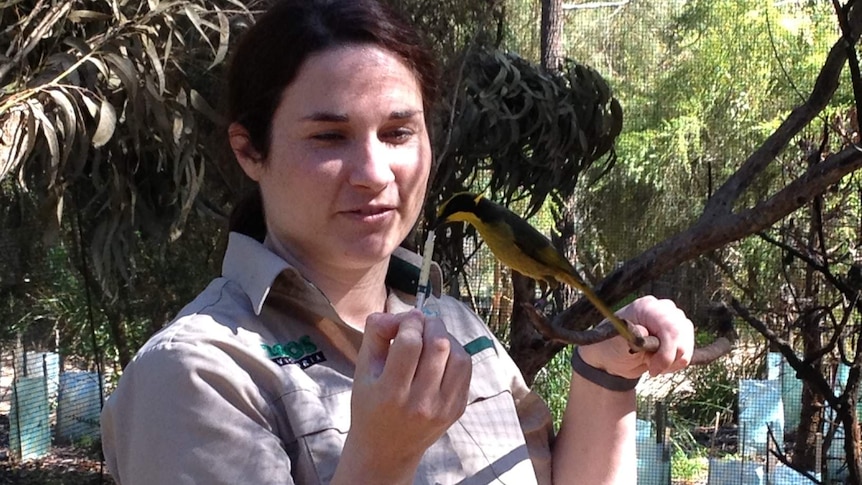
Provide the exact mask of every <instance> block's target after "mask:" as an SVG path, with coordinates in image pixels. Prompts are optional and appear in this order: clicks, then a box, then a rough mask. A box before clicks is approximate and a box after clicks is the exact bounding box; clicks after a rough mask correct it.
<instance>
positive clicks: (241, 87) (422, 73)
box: [228, 0, 438, 156]
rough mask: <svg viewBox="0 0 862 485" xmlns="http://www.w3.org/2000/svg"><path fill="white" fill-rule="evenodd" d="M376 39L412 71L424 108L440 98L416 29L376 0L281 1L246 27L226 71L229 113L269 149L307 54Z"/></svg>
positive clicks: (262, 150) (263, 150)
mask: <svg viewBox="0 0 862 485" xmlns="http://www.w3.org/2000/svg"><path fill="white" fill-rule="evenodd" d="M362 43H368V44H374V45H377V46H379V47H381V48H383V49H385V50H388V51H390V52H392V53H394V54H395V55H397V56H398V57H400V58H401V60H402V61H403V62H404V63H405V64H406V65H407V66H408V67H409V68H410V69H411V70H412V71H413V72H414V73H415V75H416V78H417V80H418V82H419V85H420V88H421V90H422V99H423V103H424V104H425V109H426V113H427V112H428V109H429V107H430V106H431V105H433V103H434V102H435V101H436V97H437V90H438V86H437V82H438V76H437V64H436V62H435V61H434V57H433V55H432V54H431V53H430V51H429V50H428V49H427V48H426V47H425V45H424V43H423V42H422V40H421V38H420V36H419V35H418V33H417V32H416V30H415V29H414V28H412V27H411V26H410V25H409V24H407V23H406V22H405V21H404V20H403V19H401V17H399V16H398V15H397V14H395V13H394V12H393V11H392V10H390V9H389V8H388V7H386V6H385V5H384V4H382V3H380V2H378V1H376V0H281V1H278V2H276V3H275V4H274V5H273V6H272V7H271V8H270V9H269V10H267V11H266V13H264V14H263V16H261V17H260V18H259V19H258V21H257V22H256V23H255V24H254V26H252V27H251V29H249V31H248V32H246V33H245V35H244V36H243V38H242V39H241V40H240V43H239V46H238V47H237V49H236V51H235V52H234V54H233V60H232V62H231V67H230V71H229V74H228V118H229V120H230V121H231V122H238V123H240V124H242V125H243V126H244V127H245V128H246V130H248V132H249V134H250V137H251V142H252V144H253V146H254V148H255V149H256V150H257V151H258V152H259V153H260V154H262V155H264V156H266V154H267V153H268V149H269V141H270V136H271V133H270V131H271V123H272V117H273V114H274V113H275V110H276V108H277V107H278V103H279V101H280V99H281V94H282V92H284V89H285V88H286V87H287V86H288V85H289V84H290V83H291V82H293V80H294V79H295V78H296V75H297V73H298V72H299V69H300V68H301V67H302V64H303V62H305V60H306V59H307V58H308V57H309V56H310V55H312V54H315V53H317V52H321V51H323V50H326V49H328V48H332V47H337V46H341V45H345V44H362Z"/></svg>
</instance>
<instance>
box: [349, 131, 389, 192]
mask: <svg viewBox="0 0 862 485" xmlns="http://www.w3.org/2000/svg"><path fill="white" fill-rule="evenodd" d="M395 154H396V153H395V150H392V148H391V147H389V146H388V145H386V144H385V143H383V142H381V141H380V140H378V139H376V138H373V139H369V140H366V141H364V142H362V143H360V144H358V146H357V149H356V153H355V154H354V160H353V163H352V164H351V171H350V183H351V184H352V185H355V186H357V187H365V188H368V189H372V190H382V189H383V188H384V187H386V186H387V185H389V184H390V183H392V182H393V181H394V180H395V174H394V173H393V171H392V164H393V162H394V160H392V157H393V156H395Z"/></svg>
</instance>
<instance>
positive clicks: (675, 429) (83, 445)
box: [0, 1, 849, 485]
mask: <svg viewBox="0 0 862 485" xmlns="http://www.w3.org/2000/svg"><path fill="white" fill-rule="evenodd" d="M580 3H583V2H580ZM588 3H589V2H588ZM605 3H607V4H614V5H616V6H615V7H613V8H614V10H613V12H614V13H613V15H602V14H601V13H600V10H599V9H598V7H597V6H598V4H605ZM629 3H632V4H638V5H636V6H637V7H638V8H645V9H646V10H649V9H647V8H646V7H644V6H646V5H650V4H651V2H596V3H595V5H593V4H592V3H589V4H590V5H593V8H592V10H590V14H589V15H587V20H585V21H584V23H583V24H578V23H577V20H576V18H574V17H569V18H568V20H567V25H568V28H570V29H571V30H572V31H580V36H579V37H577V41H574V40H571V39H570V40H569V42H570V43H571V44H575V43H577V45H576V46H570V47H572V49H580V50H584V49H592V50H593V51H595V52H596V53H598V54H597V57H596V59H600V58H601V56H602V55H606V54H607V55H610V54H609V53H608V52H606V51H607V50H614V48H613V47H612V46H611V47H609V46H607V45H604V42H605V40H606V39H607V36H608V35H609V32H610V30H613V29H616V30H620V29H622V30H625V29H628V28H629V27H630V26H629V25H628V24H617V23H613V22H611V20H612V19H613V16H614V15H616V14H617V13H618V12H619V10H617V7H621V6H624V5H626V4H629ZM683 3H684V2H675V1H667V2H653V3H652V5H655V4H662V5H666V6H667V8H670V9H674V11H679V10H680V9H681V6H682V5H683ZM777 3H793V2H777ZM537 5H538V2H532V3H530V2H526V3H525V2H521V3H519V4H518V6H519V7H520V8H521V10H517V9H512V11H513V12H515V13H513V15H520V16H521V17H523V18H522V22H523V24H524V27H523V29H524V30H523V31H517V32H513V34H512V37H514V38H520V39H536V38H537V32H536V31H537V29H536V27H535V26H536V24H537V20H538V16H539V13H540V12H539V9H538V7H537ZM584 11H586V7H584ZM597 19H599V20H601V22H606V23H607V26H608V29H607V31H603V28H604V27H603V25H605V24H602V23H601V22H598V20H597ZM653 30H654V32H653V33H654V34H655V36H656V37H658V36H660V35H662V32H661V29H659V28H658V27H656V28H654V29H653ZM531 44H533V45H535V46H537V45H538V42H537V41H535V42H531ZM523 54H524V55H525V57H530V58H535V57H537V55H536V53H535V52H524V53H523ZM649 54H650V52H646V53H644V52H640V53H638V55H642V56H645V55H646V56H648V55H649ZM651 62H652V58H650V59H649V61H644V60H643V59H638V60H637V62H636V63H638V64H651ZM661 71H662V67H661V66H653V67H650V68H649V69H647V68H644V69H643V71H642V72H641V74H643V76H644V77H645V78H649V79H652V78H654V77H658V76H660V74H661ZM635 84H637V86H636V88H637V89H638V90H647V89H648V87H649V86H651V84H648V83H647V82H646V81H636V83H635ZM634 124H635V125H636V124H637V121H636V122H635V123H634ZM28 224H29V225H28ZM537 225H539V226H543V227H550V226H551V225H552V224H551V223H550V222H548V221H544V222H543V221H537ZM22 227H27V228H28V229H27V231H26V233H24V232H21V233H20V234H17V235H15V234H13V232H12V231H9V230H7V228H5V227H4V228H3V229H4V230H3V231H0V295H4V297H5V298H6V301H9V302H11V303H10V305H12V306H13V307H14V308H11V309H9V311H8V312H7V313H4V317H5V318H9V321H7V322H5V323H7V324H8V326H10V327H12V326H15V327H16V328H21V327H28V326H31V325H30V324H32V326H33V327H40V326H42V325H43V323H44V324H46V325H48V328H47V329H46V328H37V329H36V331H35V333H36V334H38V335H35V336H33V335H29V336H28V335H25V336H24V337H25V338H24V339H23V343H21V341H20V340H16V339H14V338H9V336H8V335H7V336H6V337H7V338H6V340H5V341H6V342H8V343H7V344H5V345H2V344H0V485H2V484H5V483H18V482H19V481H20V482H21V483H24V482H25V481H27V480H24V479H23V478H22V476H21V475H20V474H19V473H20V472H18V471H14V470H13V469H12V468H13V467H12V466H11V465H12V464H21V463H34V462H36V463H38V462H40V460H46V459H50V458H51V457H58V456H59V457H64V458H63V459H66V458H65V457H67V456H69V455H68V450H69V449H74V450H84V452H83V453H82V454H78V455H75V458H74V460H78V461H79V462H80V461H81V460H82V458H81V456H83V457H85V458H86V459H88V460H89V461H88V463H90V464H89V465H88V466H89V471H88V473H84V474H78V475H76V474H74V473H73V472H71V471H69V472H67V473H65V475H64V476H65V477H66V479H65V480H64V481H63V482H62V483H69V484H74V483H111V480H110V477H108V476H107V475H106V474H104V473H102V470H101V467H102V465H103V464H102V463H101V458H100V456H99V452H98V450H99V443H98V440H99V427H98V416H99V411H100V408H101V405H102V404H103V401H104V399H106V398H109V394H110V386H111V382H112V380H113V378H114V376H113V375H111V374H108V375H106V374H105V372H103V371H102V370H101V369H100V366H99V365H98V364H97V363H98V362H100V361H111V362H116V361H117V359H116V355H113V354H111V355H107V352H108V351H107V350H105V348H106V347H104V346H102V347H100V342H102V341H101V340H100V341H99V342H96V340H97V339H95V338H92V339H91V338H90V337H91V336H90V335H89V334H87V335H86V337H82V338H80V340H82V341H84V342H88V341H91V340H92V341H93V342H94V343H93V344H92V345H91V346H90V347H89V350H80V349H82V348H83V347H80V346H79V347H78V350H68V351H61V350H60V349H61V348H66V349H68V348H70V347H69V346H68V345H63V344H62V342H64V341H66V340H68V337H70V336H71V335H72V334H75V333H77V332H83V333H86V332H96V331H97V330H96V329H95V328H91V327H89V326H88V322H86V320H87V317H86V316H81V315H82V314H83V315H85V314H86V312H84V311H82V309H85V308H87V307H88V305H92V303H88V302H87V300H86V299H85V298H83V297H82V295H83V294H84V293H85V290H84V289H83V288H84V286H85V283H84V282H82V281H81V279H80V273H79V272H78V269H79V268H76V267H75V263H72V262H70V261H76V260H77V255H78V250H79V249H80V248H76V247H68V248H61V249H62V250H60V251H58V250H56V249H55V250H47V249H45V248H42V247H41V245H40V244H39V243H38V240H39V234H40V231H38V230H34V229H33V227H32V222H27V223H24V224H23V225H22ZM13 236H15V237H13ZM605 236H606V237H607V239H609V240H616V241H620V240H623V241H625V239H626V238H625V235H624V233H623V232H622V231H619V232H618V233H607V234H605ZM625 242H626V243H627V244H629V246H630V250H631V251H629V252H633V251H636V250H638V249H643V247H642V245H643V242H642V241H625ZM42 249H45V250H42ZM467 249H468V251H467V252H472V250H473V249H475V248H472V247H471V248H467ZM481 251H482V249H481V248H480V255H479V256H478V257H477V258H475V260H474V265H473V266H471V267H470V268H469V269H468V271H467V273H466V274H467V279H465V281H464V285H463V288H462V290H463V291H462V296H463V298H464V299H465V301H467V302H469V303H470V304H472V305H474V307H475V308H476V310H477V312H478V313H479V314H480V315H481V316H482V317H483V318H484V319H485V320H486V321H487V322H488V325H489V326H490V327H491V328H492V329H493V330H494V331H495V332H496V333H497V334H498V335H499V336H500V337H501V339H503V340H505V339H506V337H507V331H508V328H507V326H506V324H507V322H508V321H509V318H510V316H511V310H512V307H511V304H512V303H511V302H512V299H511V288H508V287H507V285H509V284H510V283H509V277H508V274H507V273H506V271H505V269H503V268H501V267H500V266H499V265H498V264H497V263H496V262H495V261H494V259H493V258H492V257H491V256H490V255H489V254H487V253H484V254H483V253H481ZM61 253H62V254H61ZM66 253H68V254H66ZM69 275H72V278H70V277H69ZM27 278H29V279H30V280H32V281H29V280H28V285H29V284H30V283H33V285H31V286H37V285H35V284H36V283H40V284H41V286H40V288H43V290H42V292H41V293H39V294H17V293H15V292H17V291H19V290H18V288H22V287H25V286H26V285H24V282H25V279H27ZM718 280H719V277H718V276H716V274H715V271H714V269H705V268H702V267H699V266H698V263H693V264H692V265H689V266H685V267H681V268H679V269H678V270H677V271H675V272H673V273H672V274H669V275H666V276H665V277H663V278H662V279H661V280H659V281H654V282H652V283H650V284H649V285H648V286H647V287H645V288H643V289H642V290H641V291H642V293H650V294H656V295H658V296H665V297H670V298H673V299H674V300H675V301H677V302H678V303H679V304H680V306H682V307H684V308H685V309H686V310H687V311H690V312H696V311H697V309H698V308H702V307H703V306H704V305H705V303H706V302H707V300H708V297H709V294H708V293H709V292H708V291H707V290H708V289H713V288H715V287H716V286H718V285H719V284H720V282H719V281H718ZM47 282H64V284H67V285H68V286H67V287H65V288H57V287H52V286H51V285H49V284H47ZM204 284H206V281H201V282H200V286H201V287H202V286H203V285H204ZM70 287H71V288H73V289H74V291H67V295H66V296H67V297H69V298H70V300H69V301H59V302H57V301H55V302H54V303H56V304H57V305H64V308H65V309H66V310H69V309H71V310H69V313H67V314H63V315H62V316H57V315H49V317H50V318H46V317H45V314H48V313H50V312H47V311H40V312H33V311H31V310H32V306H33V304H34V303H33V302H34V301H36V300H39V301H47V300H50V299H52V298H54V299H58V295H59V292H60V290H62V291H66V290H68V289H69V288H70ZM44 288H48V289H49V290H44ZM52 291H53V292H52ZM73 311H75V312H77V313H76V315H77V316H74V315H72V312H73ZM70 316H71V317H74V318H77V319H78V320H81V321H84V322H85V323H84V324H82V325H78V326H63V325H59V326H58V325H56V321H51V320H62V319H63V318H66V317H70ZM71 317H70V318H71ZM91 318H92V317H91ZM113 319H114V320H117V319H118V318H117V316H113ZM22 321H23V322H26V323H27V325H19V322H22ZM34 322H35V323H34ZM125 323H126V322H124V324H125ZM131 323H135V324H138V323H140V322H131ZM131 323H130V324H129V325H130V326H131ZM161 323H162V322H161V321H159V322H156V321H153V322H151V323H150V324H149V325H150V328H147V329H145V330H142V333H147V332H149V331H150V330H151V329H154V328H157V327H158V326H159V325H160V324H161ZM108 326H109V325H108V324H106V323H104V321H100V322H98V324H97V327H98V331H99V333H100V334H102V333H103V334H106V335H107V334H109V333H110V332H109V331H108V330H107V329H106V327H108ZM54 328H60V329H62V330H59V335H56V336H55V337H56V338H51V337H54V335H52V332H53V330H52V329H54ZM112 331H113V330H112ZM46 335H47V337H46ZM93 337H95V336H93ZM112 337H116V334H114V335H112ZM99 338H100V339H104V340H107V339H108V337H105V336H100V337H99ZM140 343H141V342H135V341H134V339H132V342H131V345H130V346H131V347H134V346H135V345H136V344H140ZM132 350H134V349H132ZM88 352H89V353H88ZM734 358H739V359H744V360H745V359H747V360H751V361H753V362H749V364H752V365H756V366H758V365H759V366H762V367H763V369H764V371H763V372H761V373H760V374H761V375H760V378H759V379H753V378H751V376H747V377H745V378H742V377H740V378H732V379H729V380H730V382H731V385H732V386H733V389H732V391H731V394H733V396H734V401H733V404H732V405H730V408H729V409H722V410H721V413H723V414H724V415H725V416H727V415H729V416H730V417H729V418H722V419H716V420H715V422H698V423H680V422H678V421H675V412H676V411H677V410H676V409H674V407H675V406H676V405H677V404H678V403H679V402H680V399H679V398H677V399H674V397H675V394H685V395H686V396H689V397H688V398H687V399H689V400H694V399H695V397H696V396H695V394H692V393H691V389H690V388H689V387H687V386H688V385H689V383H687V382H686V381H685V376H683V380H682V381H679V382H678V381H669V383H667V385H666V387H663V385H664V384H665V382H664V381H662V380H661V379H655V380H646V381H644V382H642V383H641V386H639V389H638V392H639V395H640V396H641V401H642V402H641V403H640V405H639V408H638V421H637V450H638V473H639V480H638V483H640V484H644V485H665V484H677V485H683V484H686V485H690V484H699V485H700V484H710V485H748V484H776V485H783V484H797V483H800V484H801V483H816V482H818V481H819V482H821V483H829V484H832V483H843V481H844V480H845V479H846V477H847V469H846V464H845V463H844V456H845V455H844V452H843V449H842V446H843V443H842V440H843V436H844V432H843V430H842V429H841V427H840V426H838V425H837V424H836V422H835V416H833V415H830V414H829V413H828V412H827V413H826V417H825V419H824V420H823V422H822V423H821V424H820V425H819V428H818V433H819V437H818V439H819V440H820V441H819V442H818V443H815V445H814V446H815V447H816V448H817V449H818V450H820V449H823V448H824V447H823V446H822V444H823V442H824V441H828V442H830V443H831V445H830V446H829V447H828V449H827V450H826V451H825V452H823V453H818V454H817V461H816V463H815V464H814V466H813V467H812V468H811V470H809V471H807V472H803V473H800V472H798V471H795V470H792V469H791V468H790V467H789V466H788V465H787V464H785V463H783V462H782V460H781V459H779V455H780V456H782V457H784V456H788V455H789V454H791V453H792V451H791V450H792V449H793V446H794V439H795V437H796V434H797V431H796V430H797V429H798V428H799V426H800V425H804V424H805V423H804V422H802V421H800V419H801V413H802V409H801V399H802V392H803V391H802V390H803V386H802V383H801V381H800V380H799V379H798V378H797V376H796V372H795V371H794V370H793V369H791V368H790V367H789V366H788V365H787V363H786V362H785V361H784V360H782V359H781V358H780V357H777V356H776V355H775V354H771V353H767V352H765V351H763V349H757V350H755V351H754V352H750V351H748V350H746V351H745V352H742V353H741V354H740V356H738V357H732V358H731V360H732V359H734ZM559 360H560V362H561V364H560V366H559V367H558V368H557V369H555V370H552V371H548V373H553V374H555V375H562V376H563V379H562V381H563V383H562V384H556V385H558V386H559V387H560V388H559V389H556V390H552V389H550V388H549V387H546V388H545V389H543V395H546V396H550V395H552V394H554V393H556V394H560V395H563V396H565V394H566V392H565V391H566V389H565V386H566V381H567V375H568V370H567V366H566V362H567V357H566V354H565V353H563V354H561V356H560V359H559ZM727 365H728V367H730V366H731V365H735V364H727ZM833 367H834V372H832V375H831V381H830V384H831V385H832V386H833V388H834V389H836V390H840V389H841V388H842V386H843V384H842V382H846V381H847V377H848V374H849V368H848V367H846V366H844V367H842V365H840V364H834V365H833ZM727 372H728V373H729V372H730V369H729V368H728V369H727ZM542 385H547V384H542ZM659 388H660V389H659ZM683 399H686V398H683ZM703 405H704V406H706V405H707V403H704V404H703ZM721 413H716V414H721ZM692 442H695V443H697V444H698V449H700V450H702V451H701V453H700V454H699V455H697V456H694V457H692V456H689V455H687V454H686V453H681V452H680V451H681V450H682V448H683V447H684V445H686V444H688V443H692ZM773 452H775V453H773ZM824 464H825V466H822V465H824ZM824 470H825V473H824ZM805 473H807V474H808V475H805ZM33 476H34V475H30V480H29V481H28V483H34V482H35V483H49V482H48V481H47V480H42V481H41V482H40V481H39V480H38V479H33V478H32V477H33Z"/></svg>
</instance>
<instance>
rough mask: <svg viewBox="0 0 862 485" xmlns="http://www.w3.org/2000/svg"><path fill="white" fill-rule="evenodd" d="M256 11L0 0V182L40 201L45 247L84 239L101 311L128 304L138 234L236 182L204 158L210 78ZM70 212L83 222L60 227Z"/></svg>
mask: <svg viewBox="0 0 862 485" xmlns="http://www.w3.org/2000/svg"><path fill="white" fill-rule="evenodd" d="M251 8H254V4H253V2H250V3H249V4H248V5H246V4H243V3H240V2H239V1H237V0H224V1H220V0H212V1H210V0H196V1H189V2H162V1H158V0H150V1H147V2H138V1H101V0H73V1H46V0H35V1H23V0H22V1H11V2H4V3H3V4H2V5H0V19H2V22H0V23H2V25H5V26H7V27H5V28H4V29H3V31H2V32H0V39H2V40H0V45H3V46H5V52H4V53H3V62H2V63H0V86H2V95H0V133H2V143H0V182H2V185H0V190H3V191H4V192H6V193H19V194H27V195H28V197H30V198H32V199H35V200H36V201H37V203H38V205H39V207H40V208H39V210H38V211H36V212H35V217H37V218H39V223H40V225H41V226H42V227H44V231H43V233H42V236H43V237H42V238H43V240H45V241H46V243H47V244H48V245H50V244H51V243H52V242H55V241H57V240H58V239H59V238H61V237H65V238H66V239H72V240H75V239H76V238H77V237H78V236H81V237H80V241H77V243H78V244H80V247H82V248H84V250H85V251H86V262H85V263H84V264H83V265H82V267H80V268H79V270H81V271H90V273H91V274H92V277H93V281H94V282H96V284H94V285H93V286H94V290H95V291H96V293H97V296H98V297H102V298H101V301H102V302H103V303H106V304H105V305H102V308H103V309H104V310H106V311H109V312H111V311H112V310H114V309H116V308H118V307H120V305H117V303H118V302H119V303H122V302H123V301H126V300H127V298H121V297H124V296H125V297H128V296H129V287H128V283H129V282H130V281H131V280H132V278H133V276H134V272H135V256H136V255H137V254H138V250H139V246H140V244H141V242H142V241H148V242H157V243H166V242H170V241H175V240H177V239H178V238H179V237H180V236H181V235H182V233H183V231H184V229H185V225H186V222H187V221H188V220H189V217H190V215H191V214H192V212H193V210H194V209H195V208H196V207H201V204H202V199H201V197H200V194H201V193H202V191H203V190H204V188H205V187H207V188H214V190H212V191H211V193H210V197H213V196H217V195H214V194H218V193H219V192H220V191H221V192H224V191H227V190H229V189H231V188H232V187H230V185H229V182H230V181H231V180H232V177H220V176H219V175H220V174H219V173H218V171H217V170H213V168H214V167H216V165H214V164H212V165H209V166H208V164H207V163H206V160H207V159H214V158H215V157H214V155H213V153H214V151H213V147H214V146H217V144H215V143H213V140H214V138H213V137H212V134H213V133H214V130H213V126H216V125H217V124H218V122H219V118H218V115H217V114H216V110H215V109H214V108H213V107H212V99H214V97H213V93H215V92H217V85H216V84H215V83H214V81H213V79H214V76H213V74H214V73H217V72H218V68H219V66H220V65H221V64H222V63H223V61H224V60H225V59H226V57H227V55H228V52H229V45H230V40H231V38H232V36H233V35H235V34H236V32H237V30H238V29H241V28H242V26H243V25H247V24H248V22H249V21H250V19H251V17H252V12H251V11H250V9H251ZM207 99H209V100H210V101H209V102H208V101H207ZM208 170H209V171H210V172H211V174H210V175H209V176H208V174H207V172H208ZM213 175H215V176H213ZM72 218H74V220H75V221H77V222H78V224H79V227H77V228H75V227H73V226H71V225H69V224H66V222H67V221H69V220H71V219H72ZM61 228H62V231H61ZM108 303H111V304H108ZM123 319H124V316H123V315H122V312H116V313H114V314H112V315H111V316H110V318H109V320H110V322H111V328H112V331H113V337H114V341H115V343H116V345H117V347H118V349H119V354H120V361H121V362H122V363H125V361H127V360H128V359H129V357H130V355H131V352H132V351H133V350H134V349H132V348H131V346H130V343H129V342H128V339H127V338H126V332H127V329H126V328H125V325H124V323H123Z"/></svg>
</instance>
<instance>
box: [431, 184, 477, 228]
mask: <svg viewBox="0 0 862 485" xmlns="http://www.w3.org/2000/svg"><path fill="white" fill-rule="evenodd" d="M480 200H482V196H481V195H476V194H473V193H470V192H459V193H457V194H455V195H453V196H452V197H450V198H449V200H447V201H446V202H443V204H442V205H441V206H440V207H439V208H438V209H437V220H436V221H435V222H434V227H435V228H436V227H439V226H442V225H443V224H446V223H447V222H456V221H468V222H469V221H470V219H471V218H475V217H476V207H477V206H478V205H479V201H480Z"/></svg>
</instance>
